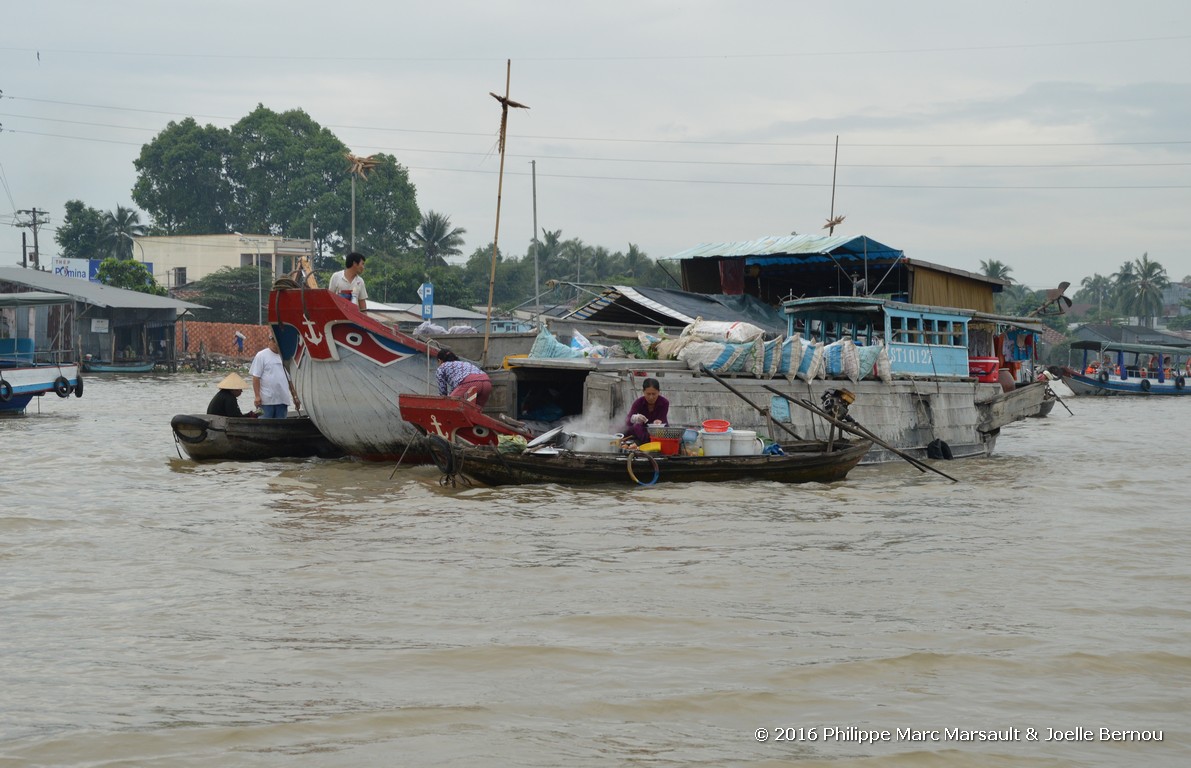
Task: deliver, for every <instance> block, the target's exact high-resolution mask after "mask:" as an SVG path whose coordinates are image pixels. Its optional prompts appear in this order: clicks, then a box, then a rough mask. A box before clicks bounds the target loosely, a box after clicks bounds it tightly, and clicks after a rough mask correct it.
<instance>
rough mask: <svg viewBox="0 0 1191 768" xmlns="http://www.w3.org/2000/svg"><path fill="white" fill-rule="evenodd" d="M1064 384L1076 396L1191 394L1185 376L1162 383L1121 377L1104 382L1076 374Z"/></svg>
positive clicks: (1066, 376) (1154, 380)
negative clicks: (1122, 378)
mask: <svg viewBox="0 0 1191 768" xmlns="http://www.w3.org/2000/svg"><path fill="white" fill-rule="evenodd" d="M1063 383H1065V384H1066V385H1067V386H1068V387H1070V388H1071V391H1072V392H1074V393H1075V394H1076V395H1079V396H1090V397H1118V396H1127V397H1128V396H1132V397H1151V396H1152V397H1178V396H1180V395H1188V394H1191V389H1189V388H1188V387H1187V386H1186V377H1184V376H1177V377H1172V378H1169V379H1166V380H1165V381H1161V382H1160V381H1158V380H1157V379H1139V378H1136V377H1130V378H1128V379H1125V380H1121V378H1120V377H1119V376H1109V377H1108V379H1107V381H1104V380H1101V379H1097V378H1096V377H1095V376H1087V375H1085V374H1082V373H1075V374H1068V375H1065V376H1063ZM1180 383H1182V386H1180Z"/></svg>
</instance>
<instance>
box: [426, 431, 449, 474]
mask: <svg viewBox="0 0 1191 768" xmlns="http://www.w3.org/2000/svg"><path fill="white" fill-rule="evenodd" d="M430 458H431V459H432V460H433V461H434V466H436V467H438V471H439V472H442V473H443V474H444V475H453V474H455V451H453V450H451V444H450V443H448V442H447V441H446V440H444V439H443V438H441V437H439V436H438V435H431V436H430Z"/></svg>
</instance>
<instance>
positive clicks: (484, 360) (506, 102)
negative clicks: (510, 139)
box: [480, 59, 537, 368]
mask: <svg viewBox="0 0 1191 768" xmlns="http://www.w3.org/2000/svg"><path fill="white" fill-rule="evenodd" d="M512 72H513V60H512V59H506V60H505V95H504V96H497V95H496V94H495V93H492V92H491V91H489V92H488V95H489V96H491V97H492V98H494V99H496V100H497V101H499V102H500V139H499V141H498V143H497V148H498V149H499V150H500V173H499V174H498V175H497V181H496V232H495V233H494V234H493V235H492V267H491V270H490V271H489V274H488V319H487V320H486V321H485V323H484V354H483V356H482V357H481V360H480V362H481V364H482V365H483V366H484V367H485V368H487V367H488V338H489V336H490V335H491V333H492V296H493V291H494V289H495V287H496V253H497V243H498V242H499V240H500V194H501V189H502V188H503V187H504V179H505V130H506V128H507V127H508V123H509V107H516V108H518V109H529V107H527V106H526V105H524V104H519V103H517V102H515V101H513V100H512V99H510V98H509V80H510V79H511V77H512ZM534 234H535V236H536V234H537V233H534Z"/></svg>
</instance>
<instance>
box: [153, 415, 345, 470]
mask: <svg viewBox="0 0 1191 768" xmlns="http://www.w3.org/2000/svg"><path fill="white" fill-rule="evenodd" d="M170 428H171V429H173V431H174V440H175V441H176V442H177V444H178V445H179V446H181V448H182V450H184V451H185V452H186V455H187V456H189V457H190V458H192V459H194V460H195V461H203V460H238V461H256V460H260V459H276V458H303V457H310V456H317V457H320V458H324V459H334V458H339V457H340V456H343V451H342V450H340V448H339V447H338V446H336V445H335V444H334V443H332V442H331V441H330V440H328V439H327V438H325V437H323V434H322V433H321V432H319V431H318V427H316V426H314V422H312V421H311V420H310V418H309V417H308V416H290V417H288V418H284V419H258V418H254V417H251V416H245V417H242V418H234V417H232V418H229V417H227V416H214V415H211V414H206V413H196V414H178V415H177V416H174V418H172V419H170Z"/></svg>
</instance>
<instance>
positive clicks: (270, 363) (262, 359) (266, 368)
mask: <svg viewBox="0 0 1191 768" xmlns="http://www.w3.org/2000/svg"><path fill="white" fill-rule="evenodd" d="M248 373H249V374H250V375H251V376H252V393H253V395H255V397H254V398H253V401H254V405H256V407H257V408H260V409H261V417H262V418H266V419H284V418H285V417H286V414H287V412H288V411H289V406H290V404H291V403H292V404H293V406H294V407H295V408H301V407H302V401H301V400H299V399H298V390H296V389H294V382H293V381H292V380H291V379H290V377H289V374H288V373H287V372H286V370H285V361H284V360H282V359H281V350H280V349H279V348H278V346H277V339H276V338H274V337H273V334H271V333H270V334H269V344H268V346H267V347H265V348H264V349H262V350H261V351H260V352H257V353H256V357H254V358H252V367H250V368H249V369H248ZM291 395H293V399H292V400H291V399H290V396H291Z"/></svg>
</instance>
